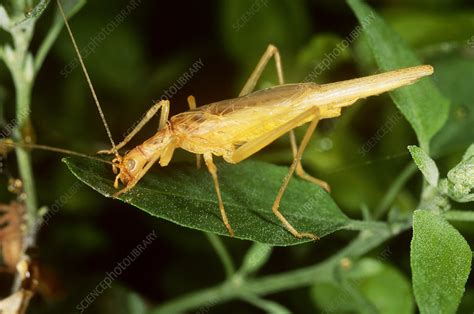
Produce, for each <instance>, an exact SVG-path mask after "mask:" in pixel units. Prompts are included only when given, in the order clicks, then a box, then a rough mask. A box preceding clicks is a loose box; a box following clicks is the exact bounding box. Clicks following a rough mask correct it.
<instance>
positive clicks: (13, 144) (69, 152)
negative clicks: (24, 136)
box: [0, 141, 111, 164]
mask: <svg viewBox="0 0 474 314" xmlns="http://www.w3.org/2000/svg"><path fill="white" fill-rule="evenodd" d="M2 145H5V146H9V147H17V146H18V147H22V148H34V149H39V150H47V151H50V152H55V153H60V154H65V155H72V156H79V157H84V158H89V159H93V160H97V161H101V162H104V163H107V164H111V162H110V161H108V160H105V159H102V158H98V157H95V156H89V155H86V154H81V153H78V152H75V151H72V150H68V149H63V148H57V147H52V146H46V145H38V144H30V143H19V142H13V141H0V147H1V146H2Z"/></svg>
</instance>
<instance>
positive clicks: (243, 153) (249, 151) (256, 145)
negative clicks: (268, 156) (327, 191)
mask: <svg viewBox="0 0 474 314" xmlns="http://www.w3.org/2000/svg"><path fill="white" fill-rule="evenodd" d="M308 117H312V121H311V123H310V125H309V127H308V129H307V130H306V133H305V135H304V137H303V140H302V141H301V145H300V147H299V148H298V150H297V152H296V155H295V158H294V160H293V163H292V164H291V166H290V169H289V171H288V174H287V175H286V176H285V179H284V180H283V184H282V185H281V187H280V190H279V191H278V194H277V196H276V198H275V202H274V203H273V206H272V211H273V213H274V214H275V215H276V216H277V217H278V219H279V220H280V221H281V222H282V223H283V225H284V226H285V228H286V229H287V230H288V231H289V232H291V234H293V235H294V236H295V237H297V238H303V237H305V238H310V239H312V240H316V239H318V237H317V236H316V235H314V234H312V233H307V232H298V231H297V230H296V229H295V228H294V227H293V226H292V225H291V224H290V223H289V222H288V220H287V219H286V218H285V217H284V216H283V214H282V213H281V212H280V210H279V207H280V202H281V199H282V197H283V193H284V192H285V190H286V188H287V186H288V183H289V182H290V179H291V176H292V175H293V173H294V172H295V169H296V167H297V165H298V162H299V161H300V160H301V156H302V155H303V152H304V149H305V148H306V146H307V144H308V142H309V139H310V138H311V135H312V134H313V132H314V130H315V129H316V126H317V124H318V121H319V119H320V118H321V117H320V114H319V109H318V107H313V108H311V109H309V110H308V111H306V112H303V113H302V114H300V115H298V116H297V117H296V118H294V119H293V120H290V121H288V122H287V123H285V124H283V125H282V126H280V127H278V128H276V129H275V130H273V131H271V132H269V133H267V134H265V135H263V136H261V137H258V138H256V139H253V140H252V141H250V142H247V143H245V144H244V145H242V146H240V147H239V148H238V149H237V150H235V151H234V153H233V154H232V155H231V156H228V157H227V158H228V159H229V160H230V162H232V163H238V162H240V161H242V160H244V159H246V158H247V157H249V156H251V155H253V154H254V153H256V152H257V151H259V150H260V149H262V148H263V147H265V146H267V145H268V144H270V143H271V142H273V141H274V140H276V139H277V138H279V137H280V136H282V135H283V134H285V133H287V132H288V131H289V130H292V129H293V128H295V127H296V126H298V125H299V124H300V123H301V121H304V120H306V119H308Z"/></svg>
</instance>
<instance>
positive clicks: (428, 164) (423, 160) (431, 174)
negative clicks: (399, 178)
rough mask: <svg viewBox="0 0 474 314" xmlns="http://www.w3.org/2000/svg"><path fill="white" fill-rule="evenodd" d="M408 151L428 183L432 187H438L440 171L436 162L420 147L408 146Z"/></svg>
mask: <svg viewBox="0 0 474 314" xmlns="http://www.w3.org/2000/svg"><path fill="white" fill-rule="evenodd" d="M408 150H409V151H410V154H411V157H412V158H413V160H414V161H415V164H416V165H417V166H418V169H420V171H421V173H423V176H424V177H425V179H426V181H428V183H429V184H430V185H431V186H433V187H436V186H437V185H438V179H439V170H438V167H437V166H436V163H435V162H434V160H433V159H431V158H430V156H428V154H426V153H425V152H424V151H423V150H422V149H421V148H419V147H418V146H415V145H412V146H408Z"/></svg>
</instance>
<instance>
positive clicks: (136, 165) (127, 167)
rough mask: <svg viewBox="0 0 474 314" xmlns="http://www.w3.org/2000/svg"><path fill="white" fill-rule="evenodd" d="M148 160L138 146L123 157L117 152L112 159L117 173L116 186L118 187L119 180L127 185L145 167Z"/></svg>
mask: <svg viewBox="0 0 474 314" xmlns="http://www.w3.org/2000/svg"><path fill="white" fill-rule="evenodd" d="M146 162H147V158H145V156H144V154H143V152H142V151H141V150H140V149H139V148H138V147H137V148H134V149H132V150H131V151H129V152H127V153H126V154H125V156H123V157H122V156H120V155H119V154H117V155H116V156H115V158H114V159H113V160H112V170H113V172H114V174H116V176H115V181H114V187H115V188H116V189H118V187H119V181H120V182H122V183H123V184H125V186H127V185H128V183H129V182H130V181H132V180H133V179H134V178H135V177H136V176H137V175H138V174H139V172H140V171H141V170H142V169H143V167H145V164H146Z"/></svg>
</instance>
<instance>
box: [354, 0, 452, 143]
mask: <svg viewBox="0 0 474 314" xmlns="http://www.w3.org/2000/svg"><path fill="white" fill-rule="evenodd" d="M348 3H349V5H350V6H351V8H352V10H353V11H354V13H355V14H356V16H357V18H358V19H359V22H360V23H361V24H362V27H363V29H364V31H365V35H366V36H367V39H368V43H369V46H370V48H371V50H372V53H373V54H374V57H375V60H376V62H377V64H378V66H379V67H380V69H381V70H383V71H389V70H394V69H399V68H404V67H410V66H415V65H419V64H421V62H420V60H419V59H418V58H417V57H416V56H415V54H414V53H413V52H412V51H411V50H410V48H409V47H408V46H407V45H406V44H405V43H404V42H403V40H402V38H401V37H400V36H399V35H398V34H397V33H396V32H395V31H394V30H393V29H392V28H390V26H388V25H387V24H386V23H385V21H384V20H383V19H382V18H381V17H380V16H379V15H377V14H376V13H375V12H374V11H373V10H372V9H371V8H370V7H369V6H368V5H366V4H364V3H363V1H360V0H348ZM390 96H391V97H392V99H393V101H394V103H395V104H396V106H397V107H398V109H400V111H401V112H402V113H403V115H404V116H405V118H406V119H407V120H408V121H409V122H410V124H411V126H412V127H413V129H414V130H415V133H416V135H417V138H418V141H419V143H420V146H421V147H422V148H423V149H424V150H425V151H428V150H429V143H430V140H431V138H432V137H433V136H434V135H435V134H436V132H438V130H439V129H440V128H441V127H442V126H443V125H444V123H445V122H446V119H447V117H448V112H449V102H448V100H447V99H445V98H444V97H443V96H442V95H441V93H440V92H439V90H438V89H437V88H436V86H435V85H434V83H433V82H432V81H431V80H429V79H424V80H421V81H420V82H418V83H417V84H416V85H412V86H406V87H404V88H400V89H397V90H394V91H392V92H390Z"/></svg>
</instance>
